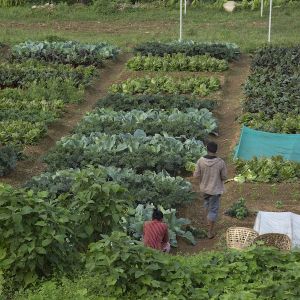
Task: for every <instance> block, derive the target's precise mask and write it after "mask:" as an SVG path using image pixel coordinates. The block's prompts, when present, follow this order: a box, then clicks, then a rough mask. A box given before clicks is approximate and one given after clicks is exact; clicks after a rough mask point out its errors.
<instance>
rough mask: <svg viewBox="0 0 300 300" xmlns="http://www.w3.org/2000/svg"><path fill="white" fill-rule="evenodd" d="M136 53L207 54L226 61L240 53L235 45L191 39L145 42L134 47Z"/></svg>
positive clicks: (159, 54) (160, 54) (161, 54)
mask: <svg viewBox="0 0 300 300" xmlns="http://www.w3.org/2000/svg"><path fill="white" fill-rule="evenodd" d="M134 51H135V52H136V53H140V54H141V55H148V54H152V55H158V56H164V55H165V54H173V53H184V54H186V55H187V56H195V55H205V54H209V55H210V56H212V57H215V58H218V59H226V60H228V61H231V60H235V59H237V58H238V57H239V55H240V50H239V48H238V46H237V45H235V44H230V43H203V42H202V43H201V42H193V41H184V42H171V43H161V42H146V43H144V44H141V45H138V46H137V47H135V48H134Z"/></svg>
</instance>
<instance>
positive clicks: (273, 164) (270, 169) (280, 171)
mask: <svg viewBox="0 0 300 300" xmlns="http://www.w3.org/2000/svg"><path fill="white" fill-rule="evenodd" d="M235 164H236V171H237V173H238V174H240V175H239V178H240V177H241V178H240V179H242V181H245V180H246V181H257V182H281V181H293V180H297V179H299V178H300V163H297V162H293V161H286V160H284V159H283V158H282V156H273V157H271V158H259V159H258V158H253V159H252V160H249V161H245V160H241V159H238V160H237V161H236V162H235Z"/></svg>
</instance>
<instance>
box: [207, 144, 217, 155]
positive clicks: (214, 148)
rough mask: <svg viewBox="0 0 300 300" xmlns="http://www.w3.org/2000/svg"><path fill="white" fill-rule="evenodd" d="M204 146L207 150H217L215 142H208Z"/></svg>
mask: <svg viewBox="0 0 300 300" xmlns="http://www.w3.org/2000/svg"><path fill="white" fill-rule="evenodd" d="M206 148H207V151H208V152H211V153H216V152H217V150H218V145H217V144H216V143H215V142H208V143H207V145H206Z"/></svg>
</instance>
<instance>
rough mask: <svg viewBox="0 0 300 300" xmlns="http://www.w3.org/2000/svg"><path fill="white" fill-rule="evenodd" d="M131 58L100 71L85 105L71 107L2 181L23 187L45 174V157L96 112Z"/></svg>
mask: <svg viewBox="0 0 300 300" xmlns="http://www.w3.org/2000/svg"><path fill="white" fill-rule="evenodd" d="M128 57H129V55H128V54H123V55H120V56H119V57H118V59H116V60H115V61H113V62H111V61H110V62H107V63H106V65H105V68H104V69H101V70H99V76H98V78H97V79H95V80H94V82H93V84H92V86H91V87H90V88H88V89H87V90H86V93H85V100H84V102H83V103H81V104H77V105H67V106H66V108H65V113H64V115H63V116H62V118H61V119H59V120H57V121H55V122H54V123H52V124H51V125H50V126H49V127H48V132H47V135H46V137H45V138H43V139H42V140H40V141H39V143H38V144H37V145H34V146H27V147H25V149H24V154H25V156H26V157H27V158H26V159H25V160H22V161H19V162H18V163H17V168H16V170H15V171H14V172H12V173H10V174H9V175H8V176H6V177H2V178H1V181H2V182H5V183H8V184H11V185H14V186H20V185H22V184H23V183H25V182H26V181H27V180H29V179H30V178H31V177H32V176H35V175H38V174H40V173H42V172H43V171H44V170H45V169H46V165H45V164H44V163H43V162H42V158H43V156H44V155H45V154H46V153H47V152H48V151H49V149H50V148H51V147H53V146H54V145H55V143H56V142H57V141H58V140H60V139H61V138H62V137H63V136H66V135H68V134H70V133H71V132H72V130H73V128H74V127H75V126H76V124H77V123H78V121H79V120H81V118H82V117H83V116H84V115H85V114H86V113H87V112H88V111H91V110H92V109H93V108H94V106H95V104H96V102H97V100H99V99H100V98H101V97H103V96H105V95H106V93H107V89H108V87H109V86H110V85H111V84H112V83H114V82H115V81H116V80H118V77H119V76H120V74H121V73H122V69H123V68H124V65H125V62H126V61H127V59H128Z"/></svg>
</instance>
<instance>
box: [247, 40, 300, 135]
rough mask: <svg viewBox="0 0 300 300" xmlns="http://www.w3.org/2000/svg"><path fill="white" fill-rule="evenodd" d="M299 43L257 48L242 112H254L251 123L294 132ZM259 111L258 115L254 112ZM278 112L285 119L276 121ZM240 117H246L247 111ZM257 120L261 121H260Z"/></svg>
mask: <svg viewBox="0 0 300 300" xmlns="http://www.w3.org/2000/svg"><path fill="white" fill-rule="evenodd" d="M299 90H300V47H299V46H298V47H292V48H282V47H273V46H271V47H265V48H262V49H260V50H258V51H257V53H256V55H255V57H254V59H253V62H252V66H251V74H250V76H249V77H248V80H247V82H246V84H245V96H246V99H245V101H244V104H243V110H244V112H245V113H251V114H256V115H254V116H253V117H252V118H250V119H253V121H251V122H248V124H249V125H250V126H251V127H254V128H257V129H262V128H263V129H265V130H267V131H272V132H286V133H295V132H297V130H298V129H297V127H298V126H297V123H299V121H298V117H297V116H298V115H299V113H300V95H299ZM258 113H259V115H257V114H258ZM262 113H263V115H262ZM280 114H284V115H288V120H282V121H281V122H280V121H279V118H280V116H281V115H280ZM242 119H243V120H245V119H246V120H248V119H249V114H247V116H246V117H245V118H242ZM260 121H261V123H262V124H261V125H260Z"/></svg>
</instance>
